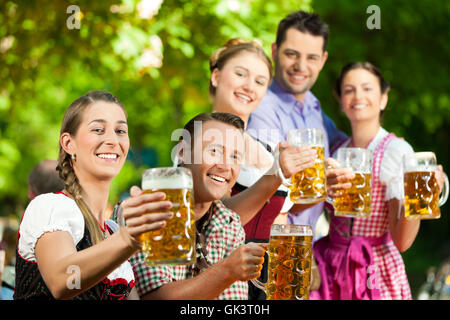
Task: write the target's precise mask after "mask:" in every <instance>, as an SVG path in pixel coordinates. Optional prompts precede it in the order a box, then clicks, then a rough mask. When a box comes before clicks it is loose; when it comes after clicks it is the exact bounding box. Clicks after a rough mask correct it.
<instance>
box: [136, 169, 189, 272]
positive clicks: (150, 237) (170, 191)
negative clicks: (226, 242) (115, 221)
mask: <svg viewBox="0 0 450 320" xmlns="http://www.w3.org/2000/svg"><path fill="white" fill-rule="evenodd" d="M142 190H144V192H157V191H161V192H164V193H165V194H166V200H167V201H170V202H172V208H171V209H168V210H170V211H173V213H174V215H173V217H172V218H171V219H169V220H168V221H167V225H166V227H165V228H162V229H160V230H156V231H150V232H147V233H144V234H142V235H140V239H139V241H141V243H142V251H143V252H144V254H145V259H146V263H147V264H148V265H160V264H174V265H183V264H184V265H187V264H193V263H195V259H196V255H195V219H194V211H193V202H194V194H193V182H192V173H191V171H190V170H189V169H187V168H154V169H148V170H146V171H145V172H144V173H143V175H142Z"/></svg>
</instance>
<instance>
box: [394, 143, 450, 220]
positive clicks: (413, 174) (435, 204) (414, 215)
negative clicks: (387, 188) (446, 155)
mask: <svg viewBox="0 0 450 320" xmlns="http://www.w3.org/2000/svg"><path fill="white" fill-rule="evenodd" d="M402 168H403V184H404V192H405V198H404V204H405V218H406V219H409V220H414V219H438V218H440V217H441V210H440V209H439V207H440V206H442V205H444V203H445V202H446V201H447V199H448V193H449V182H448V177H447V175H446V174H445V173H443V176H444V186H443V189H442V195H441V197H439V193H440V191H439V185H438V181H437V178H436V171H437V160H436V155H435V154H434V153H433V152H416V153H413V154H406V155H404V156H403V159H402Z"/></svg>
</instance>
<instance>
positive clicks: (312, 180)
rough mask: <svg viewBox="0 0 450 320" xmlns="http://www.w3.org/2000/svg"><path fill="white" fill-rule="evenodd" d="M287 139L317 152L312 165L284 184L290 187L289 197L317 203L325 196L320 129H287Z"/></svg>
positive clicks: (294, 199)
mask: <svg viewBox="0 0 450 320" xmlns="http://www.w3.org/2000/svg"><path fill="white" fill-rule="evenodd" d="M287 141H288V142H289V144H291V145H293V146H310V147H312V148H313V149H315V150H316V152H317V158H316V160H315V164H314V166H313V167H310V168H307V169H304V170H301V171H299V172H297V173H296V174H294V175H293V176H292V177H291V182H290V183H289V184H285V183H283V184H285V185H286V186H287V187H289V189H290V199H291V201H292V202H294V203H317V202H321V201H325V200H326V198H327V193H326V189H325V186H326V181H325V163H324V160H325V159H324V156H325V151H324V150H325V144H324V132H323V130H322V129H296V130H289V131H288V134H287Z"/></svg>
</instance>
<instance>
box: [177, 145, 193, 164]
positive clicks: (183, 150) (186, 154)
mask: <svg viewBox="0 0 450 320" xmlns="http://www.w3.org/2000/svg"><path fill="white" fill-rule="evenodd" d="M176 149H177V151H176V155H177V158H178V163H177V164H190V162H191V148H190V145H189V143H188V142H187V141H186V140H181V141H180V142H178V144H177V146H176Z"/></svg>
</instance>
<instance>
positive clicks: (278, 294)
mask: <svg viewBox="0 0 450 320" xmlns="http://www.w3.org/2000/svg"><path fill="white" fill-rule="evenodd" d="M312 240H313V233H312V228H311V226H302V225H295V224H273V225H272V227H271V229H270V240H269V248H268V256H269V263H268V279H267V283H261V282H260V281H259V280H257V279H253V280H251V281H252V283H253V284H254V285H255V286H256V287H258V288H259V289H261V290H263V291H264V292H265V293H266V295H267V300H309V285H310V281H311V259H312Z"/></svg>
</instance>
